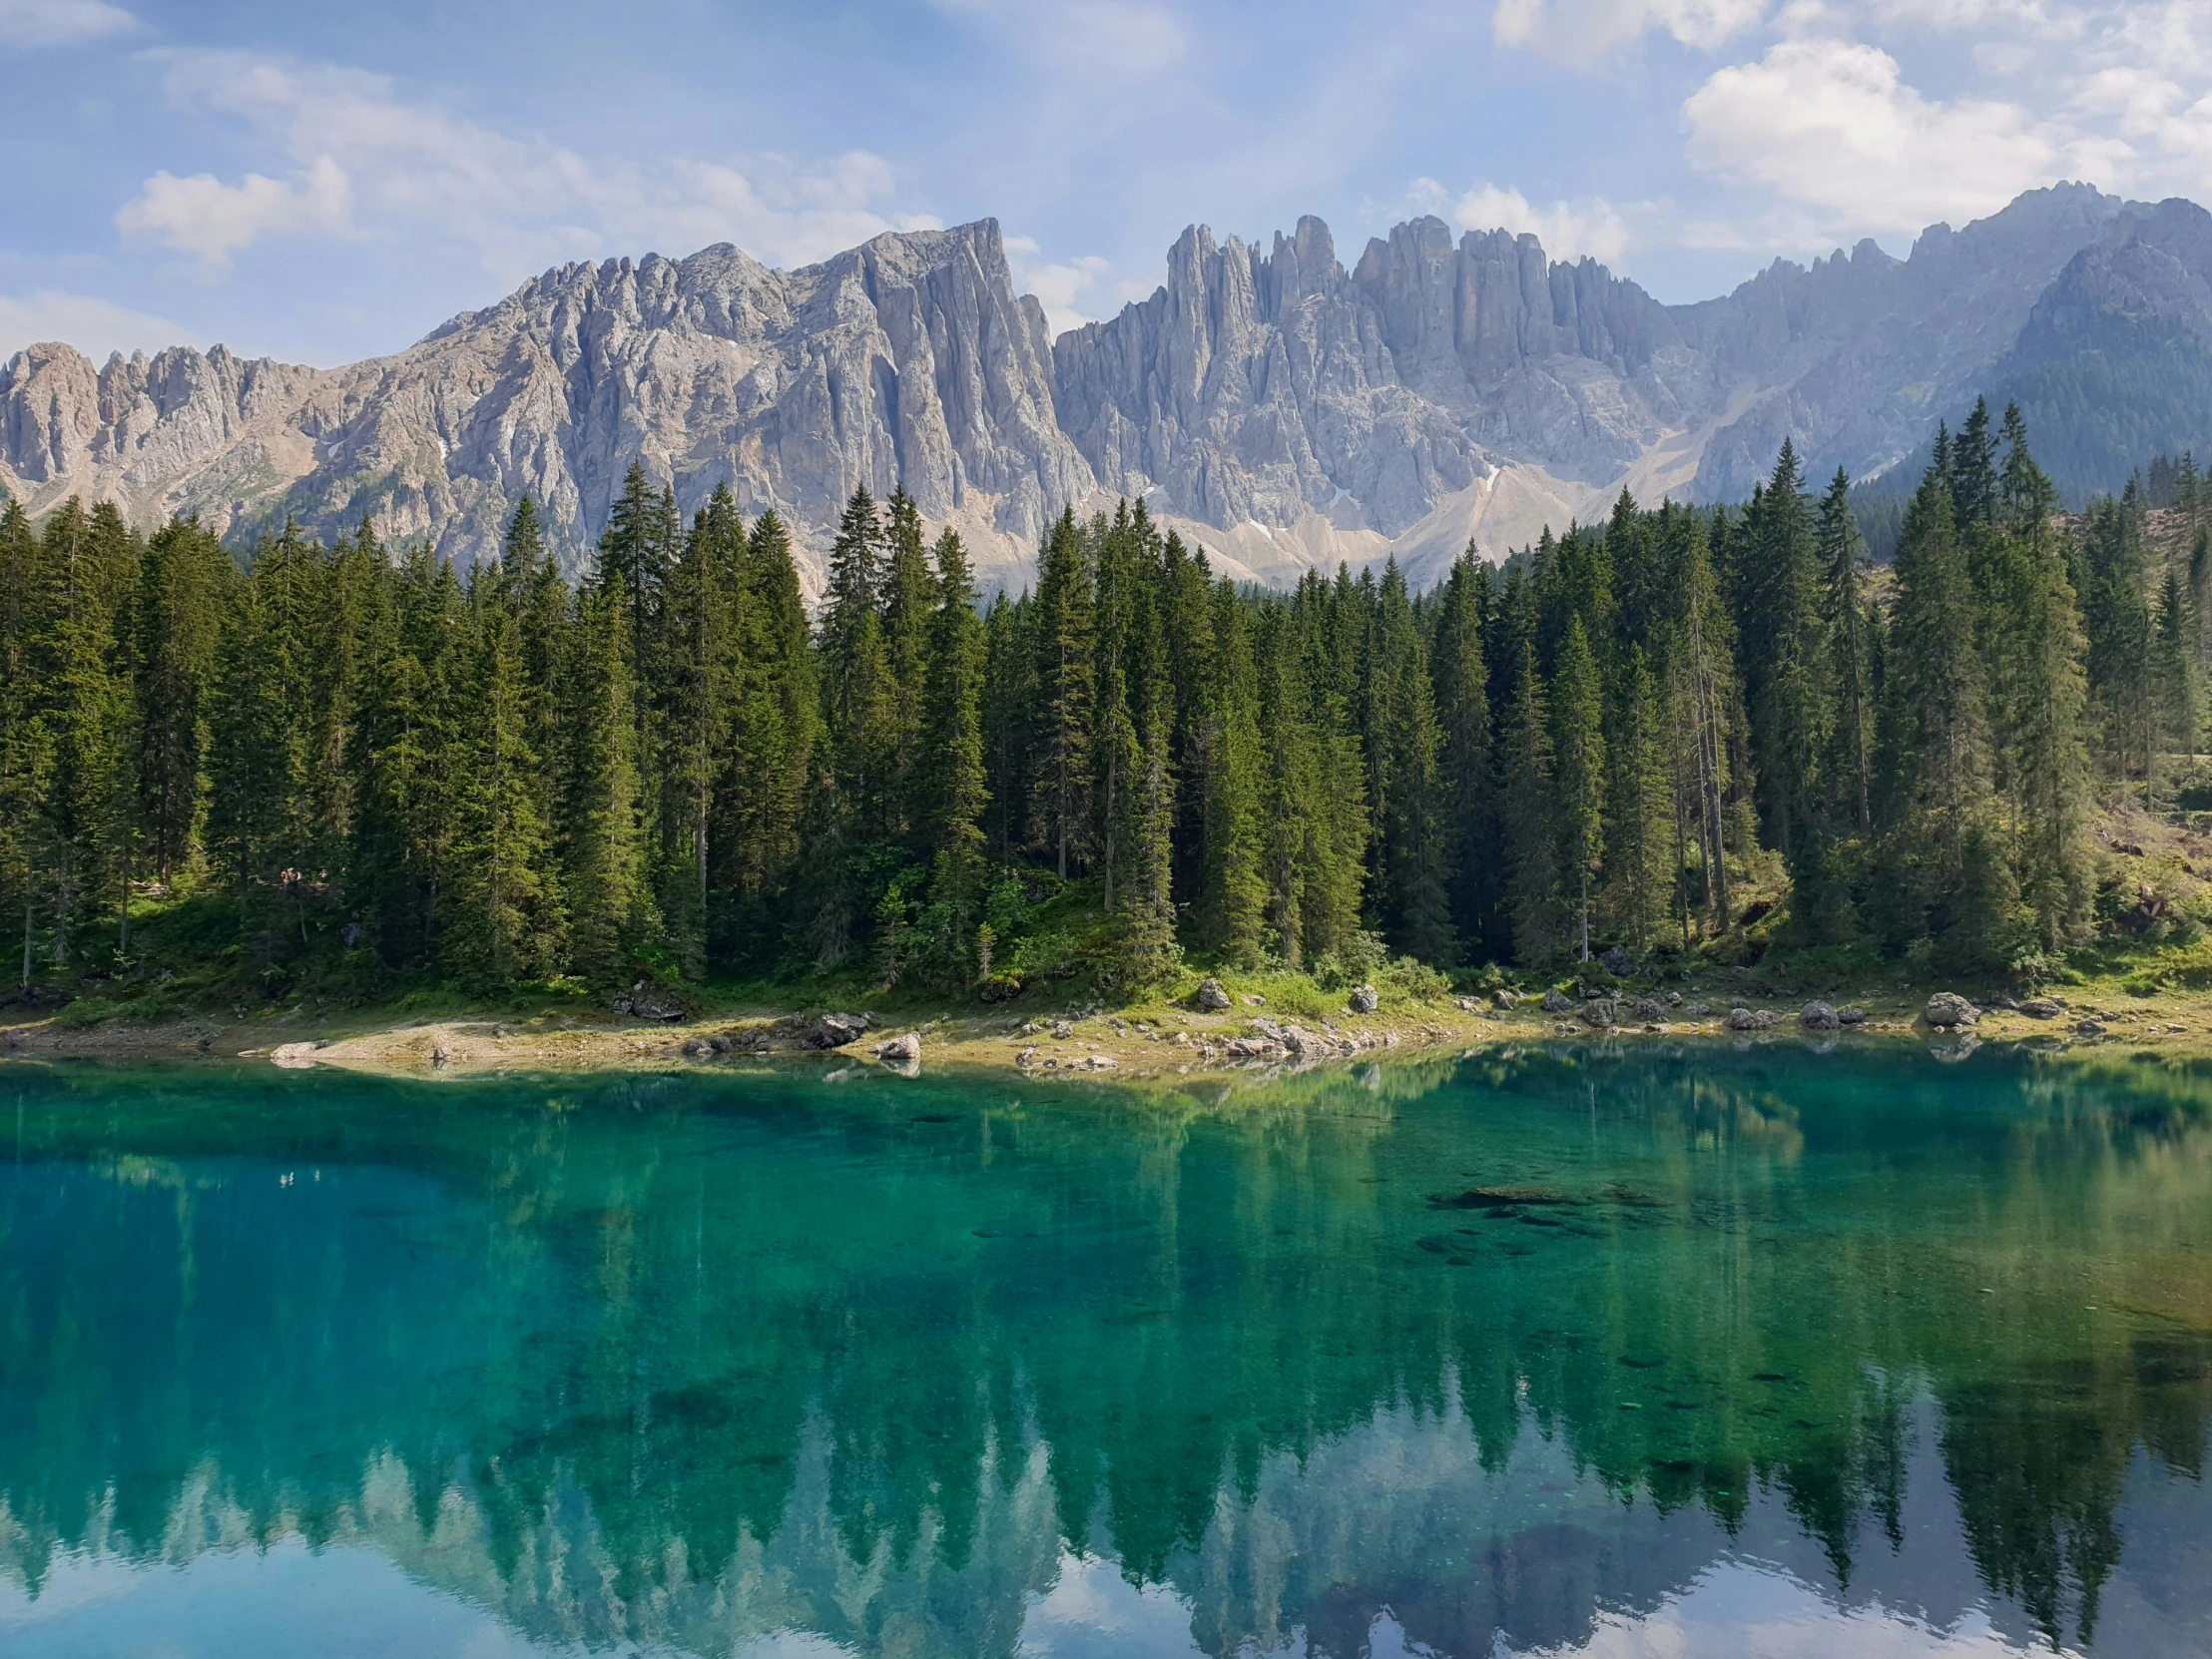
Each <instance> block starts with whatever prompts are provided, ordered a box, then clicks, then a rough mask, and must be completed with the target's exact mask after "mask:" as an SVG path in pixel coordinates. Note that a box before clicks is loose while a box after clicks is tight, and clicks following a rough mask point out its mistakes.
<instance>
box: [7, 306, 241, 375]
mask: <svg viewBox="0 0 2212 1659" xmlns="http://www.w3.org/2000/svg"><path fill="white" fill-rule="evenodd" d="M199 339H200V336H199V335H198V334H197V333H196V332H195V331H194V330H192V329H189V328H187V327H185V326H184V325H183V324H181V323H176V322H171V321H170V320H169V319H168V318H166V317H159V316H150V315H148V314H147V313H146V312H145V311H134V310H132V309H130V308H129V307H128V306H125V305H118V304H116V303H115V302H114V301H112V300H108V299H98V298H95V297H93V296H92V295H90V294H84V293H67V292H64V291H61V290H59V289H55V288H41V289H38V290H37V291H35V292H31V293H25V294H6V293H0V361H5V360H6V359H7V358H9V357H11V356H13V355H14V354H15V353H16V352H17V351H19V350H21V349H22V348H23V347H24V346H26V345H34V344H37V343H38V342H39V341H41V340H66V341H68V342H69V343H70V344H71V345H74V346H76V347H77V349H78V350H80V351H83V352H86V353H87V354H89V355H91V356H93V357H95V358H99V357H104V356H106V355H107V354H108V353H109V352H110V351H158V350H160V349H161V348H162V347H163V346H165V345H180V344H189V343H196V342H197V341H198V340H199Z"/></svg>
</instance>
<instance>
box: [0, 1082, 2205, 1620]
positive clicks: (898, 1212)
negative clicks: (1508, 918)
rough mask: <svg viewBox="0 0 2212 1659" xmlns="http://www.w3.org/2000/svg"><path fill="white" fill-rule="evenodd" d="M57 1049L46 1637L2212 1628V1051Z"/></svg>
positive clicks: (8, 1356)
mask: <svg viewBox="0 0 2212 1659" xmlns="http://www.w3.org/2000/svg"><path fill="white" fill-rule="evenodd" d="M0 1089H5V1090H8V1091H11V1092H12V1095H13V1100H12V1104H13V1107H14V1116H15V1128H16V1134H15V1138H14V1161H13V1162H12V1163H11V1164H9V1165H8V1166H6V1170H5V1174H4V1175H0V1633H4V1634H5V1636H6V1638H7V1642H8V1646H9V1648H10V1651H11V1652H13V1651H24V1652H78V1651H82V1652H102V1653H110V1652H112V1653H124V1652H131V1651H147V1652H153V1651H162V1652H180V1651H181V1652H208V1653H216V1652H221V1653H226V1654H229V1653H252V1652H271V1653H276V1652H294V1651H301V1650H303V1649H310V1648H311V1649H313V1650H315V1651H324V1652H341V1651H344V1652H359V1653H373V1652H391V1653H398V1652H407V1653H440V1652H452V1653H461V1652H468V1653H476V1652H487V1653H488V1652H503V1651H544V1652H560V1651H569V1650H590V1651H633V1650H643V1651H655V1652H677V1653H691V1654H701V1655H706V1654H715V1655H723V1654H739V1653H747V1654H750V1653H756V1652H759V1653H771V1652H774V1653H795V1654H796V1653H811V1652H830V1651H843V1652H898V1653H913V1654H938V1653H943V1654H963V1655H966V1654H994V1655H1016V1654H1045V1653H1051V1654H1090V1653H1109V1652H1110V1653H1157V1652H1195V1653H1204V1654H1208V1655H1225V1654H1241V1653H1313V1654H1329V1655H1343V1656H1351V1655H1355V1654H1369V1653H1373V1654H1383V1653H1389V1652H1394V1651H1407V1652H1422V1651H1426V1652H1429V1653H1435V1654H1453V1655H1471V1654H1489V1653H1491V1652H1494V1651H1498V1650H1499V1649H1500V1648H1503V1649H1504V1650H1507V1651H1516V1652H1523V1651H1533V1650H1561V1649H1586V1650H1587V1651H1590V1652H1594V1653H1606V1654H1612V1653H1639V1652H1662V1651H1677V1652H1679V1651H1691V1652H1700V1653H1702V1652H1708V1651H1715V1652H1735V1651H1741V1652H1765V1651H1774V1652H1790V1653H1807V1652H1836V1653H1847V1652H1849V1653H1859V1652H1868V1651H1883V1652H1889V1651H1895V1652H1900V1653H1922V1652H1927V1653H1953V1652H1956V1653H1965V1652H1982V1651H1999V1650H2003V1649H2006V1648H2011V1647H2024V1646H2030V1645H2037V1646H2045V1647H2047V1646H2049V1645H2051V1644H2053V1643H2064V1644H2066V1645H2069V1646H2083V1647H2090V1648H2093V1649H2094V1650H2096V1651H2109V1652H2115V1653H2127V1654H2137V1653H2141V1654H2158V1653H2176V1654H2178V1653H2198V1652H2203V1651H2207V1650H2212V1590H2208V1589H2206V1588H2205V1586H2207V1585H2212V1501H2208V1499H2207V1495H2206V1493H2205V1492H2204V1489H2203V1487H2202V1484H2201V1478H2200V1477H2201V1470H2202V1463H2203V1451H2204V1446H2203V1435H2204V1426H2205V1422H2206V1419H2207V1415H2208V1411H2212V1385H2208V1380H2212V1336H2208V1332H2212V1286H2208V1279H2212V1263H2208V1262H2207V1259H2206V1255H2205V1252H2206V1250H2207V1247H2208V1246H2212V1127H2208V1125H2212V1114H2208V1113H2207V1110H2206V1106H2205V1102H2206V1100H2207V1099H2208V1098H2212V1087H2207V1085H2205V1084H2203V1083H2200V1082H2198V1081H2197V1080H2196V1079H2194V1078H2193V1077H2191V1076H2189V1075H2186V1074H2179V1073H2168V1072H2158V1073H2155V1074H2153V1073H2136V1074H2120V1075H2117V1076H2114V1077H2109V1078H2084V1077H2082V1076H2080V1075H2079V1074H2074V1073H2041V1074H2039V1073H2036V1072H2034V1071H2029V1070H2024V1069H2019V1068H2018V1067H2016V1066H2014V1065H2012V1064H2010V1063H2006V1062H2000V1061H1997V1060H1994V1059H1992V1058H1991V1057H1988V1056H1977V1057H1975V1059H1973V1060H1971V1061H1969V1062H1967V1063H1965V1064H1962V1065H1958V1066H1946V1067H1943V1068H1941V1069H1940V1070H1939V1071H1938V1069H1937V1068H1936V1067H1935V1066H1934V1065H1933V1064H1931V1063H1929V1062H1927V1061H1925V1059H1923V1060H1908V1059H1892V1058H1876V1059H1860V1060H1854V1059H1852V1058H1850V1057H1849V1056H1845V1055H1834V1056H1829V1057H1826V1058H1821V1059H1814V1058H1809V1057H1803V1056H1796V1055H1790V1054H1786V1053H1785V1054H1776V1053H1774V1052H1771V1051H1767V1052H1761V1053H1758V1054H1755V1055H1751V1056H1739V1055H1735V1054H1732V1053H1723V1054H1704V1055H1692V1056H1677V1057H1671V1058H1670V1057H1667V1056H1660V1055H1650V1054H1643V1055H1638V1056H1634V1057H1612V1058H1606V1057H1602V1056H1599V1057H1592V1056H1584V1055H1571V1054H1570V1055H1562V1056H1552V1055H1544V1054H1535V1055H1527V1056H1519V1057H1515V1058H1512V1059H1506V1060H1486V1061H1481V1062H1470V1063H1468V1064H1465V1065H1459V1066H1452V1067H1438V1068H1432V1069H1430V1070H1427V1071H1417V1070H1402V1071H1401V1070H1392V1071H1386V1072H1384V1073H1383V1074H1382V1076H1381V1079H1380V1086H1379V1087H1373V1088H1370V1087H1365V1086H1362V1085H1361V1084H1359V1083H1358V1082H1356V1081H1353V1080H1349V1079H1305V1080H1300V1081H1298V1082H1296V1083H1294V1084H1291V1085H1287V1086H1285V1087H1282V1088H1279V1089H1277V1090H1275V1091H1273V1092H1264V1093H1255V1094H1246V1095H1240V1096H1233V1097H1231V1098H1229V1099H1228V1100H1226V1101H1219V1102H1216V1101H1204V1102H1201V1101H1196V1100H1189V1101H1176V1102H1168V1103H1159V1102H1149V1103H1140V1102H1135V1101H1131V1100H1128V1099H1125V1098H1121V1097H1114V1096H1101V1095H1089V1096H1082V1097H1072V1098H1065V1099H1062V1098H1050V1097H1048V1098H1036V1097H1031V1098H1030V1099H1028V1100H1027V1102H1026V1103H1024V1102H1023V1101H1021V1100H1018V1099H1016V1098H1014V1097H1012V1096H1011V1095H1010V1094H1009V1093H1007V1092H1006V1091H1005V1090H1003V1089H1002V1088H1000V1087H998V1086H995V1085H993V1086H984V1087H981V1088H976V1087H963V1086H961V1085H959V1084H957V1083H947V1082H943V1081H940V1080H934V1079H927V1080H922V1081H920V1082H891V1081H886V1082H881V1083H878V1084H872V1085H869V1086H867V1087H865V1088H862V1089H859V1090H855V1089H853V1088H851V1087H849V1086H847V1087H841V1088H838V1089H834V1090H829V1089H823V1088H821V1087H819V1085H817V1084H815V1083H814V1082H813V1081H812V1080H810V1079H805V1078H790V1077H781V1078H779V1077H770V1076H763V1077H755V1078H744V1079H728V1080H719V1081H716V1082H711V1083H683V1084H678V1083H673V1082H650V1083H642V1084H639V1083H631V1084H611V1085H610V1084H605V1083H589V1084H564V1085H560V1086H558V1087H555V1088H551V1089H548V1088H547V1087H545V1086H543V1085H537V1086H525V1085H520V1084H512V1085H508V1084H502V1085H495V1086H490V1087H486V1088H484V1089H482V1090H480V1091H476V1092H474V1093H472V1094H471V1095H468V1096H462V1095H459V1094H457V1093H456V1092H455V1091H451V1090H446V1089H436V1090H422V1089H407V1088H400V1087H396V1086H384V1085H374V1084H365V1083H361V1082H357V1081H348V1080H333V1079H324V1078H311V1079H307V1080H298V1079H288V1078H282V1079H274V1080H273V1079H265V1078H260V1077H250V1078H242V1077H237V1076H229V1075H225V1076H218V1077H213V1078H208V1079H196V1078H193V1077H191V1076H189V1075H178V1074H172V1075H168V1076H162V1077H154V1078H133V1079H128V1080H122V1079H117V1078H114V1077H108V1076H99V1075H90V1076H88V1075H74V1076H55V1075H52V1074H47V1073H38V1072H27V1071H12V1072H7V1073H0ZM7 1101H8V1095H7V1094H0V1103H5V1102H7ZM0 1123H4V1120H0ZM1684 1643H1686V1644H1687V1646H1686V1647H1685V1646H1683V1645H1681V1644H1684Z"/></svg>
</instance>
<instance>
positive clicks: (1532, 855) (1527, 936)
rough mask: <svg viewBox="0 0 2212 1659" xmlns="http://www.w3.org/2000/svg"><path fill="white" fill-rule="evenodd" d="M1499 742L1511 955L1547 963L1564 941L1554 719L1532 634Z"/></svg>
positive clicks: (1526, 642)
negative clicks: (1557, 826)
mask: <svg viewBox="0 0 2212 1659" xmlns="http://www.w3.org/2000/svg"><path fill="white" fill-rule="evenodd" d="M1501 748H1502V756H1501V760H1502V763H1503V764H1502V778H1501V780H1500V784H1499V789H1498V796H1499V800H1500V802H1501V803H1502V806H1503V818H1504V821H1505V825H1504V828H1505V853H1506V861H1507V866H1508V870H1509V876H1508V881H1507V889H1506V890H1507V899H1508V907H1509V909H1510V910H1511V912H1512V924H1513V953H1514V954H1515V955H1516V956H1518V957H1519V958H1520V959H1521V960H1522V961H1524V962H1545V961H1549V960H1550V959H1551V958H1552V957H1553V956H1555V955H1556V954H1557V953H1558V951H1559V948H1560V942H1561V938H1560V926H1559V917H1560V908H1559V899H1560V892H1559V867H1560V858H1559V848H1558V846H1557V844H1556V842H1555V841H1554V838H1553V836H1554V831H1555V825H1556V821H1557V815H1556V813H1555V811H1554V793H1553V757H1552V739H1551V718H1550V712H1549V710H1548V709H1547V707H1546V699H1545V696H1544V683H1543V676H1542V675H1541V673H1540V672H1539V671H1538V670H1537V667H1536V644H1535V641H1534V640H1532V639H1531V640H1523V641H1522V642H1521V661H1520V669H1519V672H1518V673H1517V675H1516V676H1515V678H1514V684H1513V696H1512V701H1511V703H1510V704H1509V705H1508V706H1507V713H1506V719H1505V729H1504V733H1503V737H1502V744H1501Z"/></svg>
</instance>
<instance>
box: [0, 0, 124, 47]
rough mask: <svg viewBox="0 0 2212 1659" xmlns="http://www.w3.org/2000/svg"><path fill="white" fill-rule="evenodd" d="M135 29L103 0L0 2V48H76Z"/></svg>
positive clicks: (121, 10) (117, 8)
mask: <svg viewBox="0 0 2212 1659" xmlns="http://www.w3.org/2000/svg"><path fill="white" fill-rule="evenodd" d="M138 26H139V20H138V19H137V18H135V17H133V16H132V15H131V14H130V13H129V12H127V11H125V10H124V9H123V8H122V7H121V6H111V5H108V4H107V3H106V0H0V46H77V45H81V44H82V43H83V42H85V41H88V40H105V39H106V38H107V37H108V36H110V35H120V34H123V33H124V32H125V31H127V30H131V29H136V28H137V27H138Z"/></svg>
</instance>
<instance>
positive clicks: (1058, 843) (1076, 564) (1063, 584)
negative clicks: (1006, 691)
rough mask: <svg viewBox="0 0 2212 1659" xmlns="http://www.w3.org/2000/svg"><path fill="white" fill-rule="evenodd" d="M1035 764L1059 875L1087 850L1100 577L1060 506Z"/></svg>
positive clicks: (1045, 586) (1042, 816)
mask: <svg viewBox="0 0 2212 1659" xmlns="http://www.w3.org/2000/svg"><path fill="white" fill-rule="evenodd" d="M1037 563H1038V569H1037V598H1036V613H1037V614H1036V628H1035V636H1034V642H1033V647H1034V652H1035V661H1036V670H1035V672H1036V710H1037V717H1036V738H1035V750H1036V762H1035V768H1034V772H1033V774H1032V783H1031V788H1032V789H1033V790H1034V791H1035V801H1036V805H1035V807H1034V808H1033V810H1032V813H1031V823H1032V829H1033V832H1034V833H1035V834H1037V835H1038V836H1039V837H1040V838H1041V840H1042V844H1043V845H1044V846H1045V848H1046V849H1047V850H1049V851H1050V852H1051V854H1052V860H1053V865H1054V867H1055V868H1056V869H1057V870H1058V872H1059V873H1060V875H1061V876H1062V877H1065V876H1066V875H1067V873H1068V871H1069V868H1070V865H1071V863H1073V862H1074V861H1076V860H1079V859H1080V858H1081V857H1082V856H1083V855H1084V853H1085V852H1086V850H1087V845H1086V836H1087V831H1088V829H1089V825H1090V818H1091V738H1092V733H1093V730H1094V727H1093V714H1094V711H1093V707H1092V706H1093V703H1094V700H1095V699H1096V696H1097V691H1098V686H1097V671H1096V665H1095V663H1094V662H1093V659H1092V646H1093V617H1094V601H1095V591H1096V590H1095V580H1094V576H1093V571H1092V560H1091V549H1090V546H1089V545H1088V538H1087V537H1086V536H1085V535H1084V533H1083V531H1082V530H1081V529H1080V528H1078V527H1077V525H1076V522H1075V514H1074V513H1073V512H1072V511H1068V512H1063V513H1062V514H1061V515H1060V517H1059V518H1058V519H1057V520H1055V521H1054V523H1053V526H1052V528H1051V530H1050V531H1048V532H1047V533H1046V536H1045V543H1044V549H1043V552H1042V553H1041V555H1040V556H1039V558H1038V561H1037Z"/></svg>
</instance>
